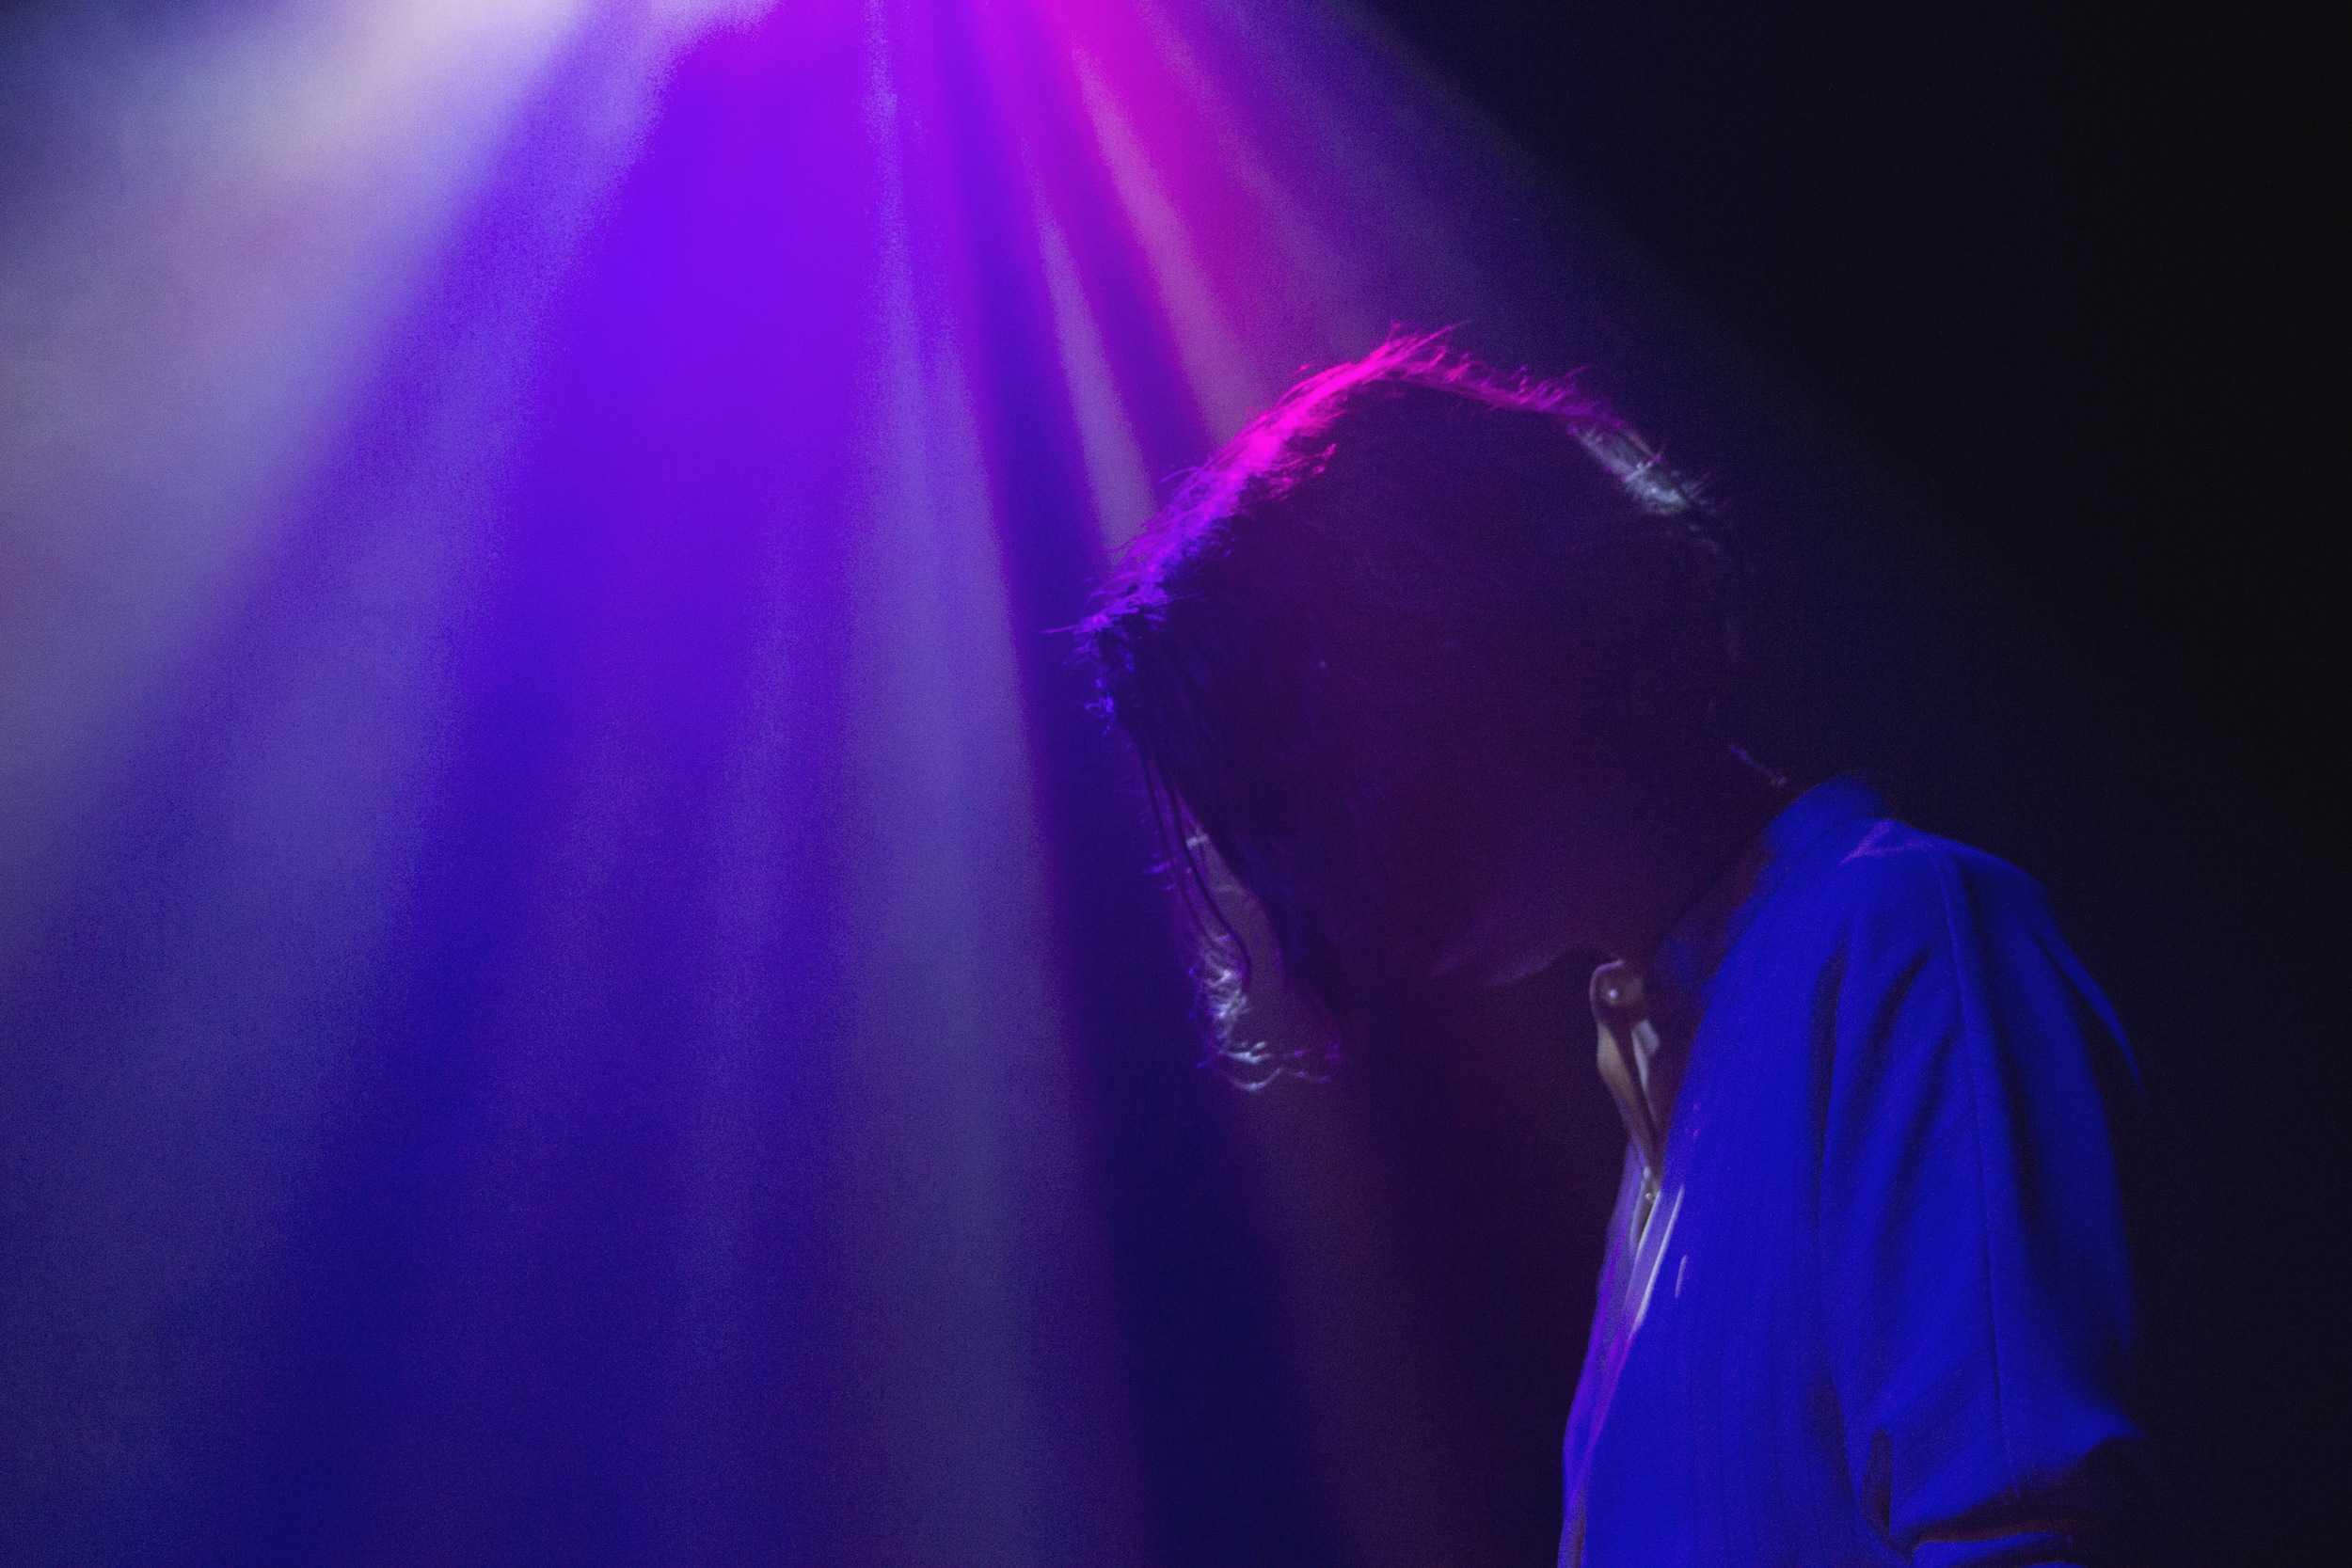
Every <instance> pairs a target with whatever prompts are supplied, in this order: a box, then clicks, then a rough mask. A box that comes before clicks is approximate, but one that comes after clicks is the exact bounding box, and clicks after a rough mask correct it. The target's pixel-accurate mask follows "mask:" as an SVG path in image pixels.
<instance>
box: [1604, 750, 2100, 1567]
mask: <svg viewBox="0 0 2352 1568" xmlns="http://www.w3.org/2000/svg"><path fill="white" fill-rule="evenodd" d="M1607 993H1614V994H1615V995H1616V996H1617V998H1618V1001H1617V1003H1616V1004H1613V1003H1612V1002H1611V1001H1610V998H1609V994H1607ZM1627 1004H1630V1006H1627ZM1595 1005H1596V1010H1597V1014H1598V1015H1599V1016H1600V1019H1601V1022H1602V1037H1601V1039H1602V1050H1603V1056H1604V1066H1605V1067H1612V1066H1613V1069H1614V1070H1613V1078H1614V1079H1615V1080H1616V1081H1615V1082H1614V1083H1613V1087H1617V1088H1619V1089H1620V1091H1621V1092H1620V1100H1621V1103H1622V1104H1623V1106H1624V1108H1625V1109H1626V1111H1627V1113H1628V1123H1629V1130H1631V1131H1632V1132H1634V1136H1633V1137H1632V1138H1631V1139H1630V1140H1629V1148H1628V1150H1627V1157H1626V1170H1625V1180H1624V1182H1623V1184H1622V1186H1621V1188H1620V1191H1619V1195H1618V1201H1617V1208H1616V1212H1615V1213H1614V1215H1613V1217H1612V1219H1611V1222H1610V1238H1609V1245H1608V1252H1607V1257H1606V1260H1605V1262H1604V1264H1603V1267H1602V1272H1601V1279H1600V1290H1599V1299H1598V1303H1597V1311H1596V1312H1595V1315H1594V1323H1593V1333H1592V1338H1591V1342H1590V1345H1589V1347H1588V1349H1587V1351H1586V1355H1585V1364H1584V1371H1583V1375H1582V1377H1581V1379H1580V1381H1579V1384H1578V1387H1577V1395H1576V1402H1575V1406H1574V1409H1573V1411H1572V1413H1571V1415H1570V1417H1569V1420H1568V1428H1567V1434H1566V1440H1565V1445H1564V1462H1565V1494H1566V1519H1565V1527H1564V1529H1563V1534H1562V1541H1561V1549H1560V1560H1561V1562H1562V1563H1563V1564H1564V1565H1570V1564H1579V1563H1581V1564H1584V1565H1587V1568H1678V1565H1686V1564H1687V1565H1691V1568H1700V1565H1705V1568H1724V1565H1728V1564H1737V1565H1740V1568H1780V1565H1787V1568H1799V1565H1803V1568H1845V1565H1848V1564H1882V1563H1907V1564H1918V1565H1921V1568H1930V1565H1931V1568H1962V1565H1976V1568H1990V1565H1993V1564H2000V1565H2002V1568H2023V1565H2027V1564H2059V1563H2091V1562H2098V1561H2103V1560H2106V1559H2105V1558H2103V1557H2102V1555H2101V1554H2102V1551H2103V1549H2104V1548H2103V1546H2102V1542H2103V1541H2105V1540H2106V1535H2107V1528H2108V1527H2109V1526H2111V1525H2113V1524H2115V1523H2117V1522H2118V1521H2117V1520H2116V1519H2115V1517H2114V1515H2115V1513H2116V1511H2117V1508H2118V1503H2117V1501H2116V1497H2117V1492H2116V1485H2117V1483H2118V1482H2119V1481H2122V1480H2123V1479H2124V1478H2128V1477H2129V1476H2131V1475H2132V1474H2134V1473H2135V1472H2136V1470H2137V1460H2138V1455H2139V1451H2140V1449H2141V1448H2142V1447H2143V1445H2142V1442H2141V1434H2140V1433H2139V1430H2138V1428H2137V1425H2136V1423H2135V1420H2134V1418H2133V1415H2132V1412H2131V1408H2130V1403H2129V1378H2130V1370H2131V1347H2132V1339H2133V1323H2132V1296H2131V1276H2130V1270H2129V1267H2128V1265H2127V1261H2126V1255H2125V1248H2124V1239H2123V1221H2122V1194H2121V1186H2120V1182H2119V1180H2118V1175H2117V1149H2118V1143H2119V1139H2120V1138H2121V1137H2122V1135H2123V1130H2124V1129H2125V1128H2126V1127H2127V1125H2128V1124H2129V1122H2130V1120H2131V1118H2132V1114H2133V1112H2132V1108H2133V1106H2134V1105H2135V1104H2136V1102H2137V1094H2138V1084H2137V1069H2135V1067H2134V1065H2133V1063H2132V1061H2131V1058H2130V1055H2129V1053H2128V1051H2127V1049H2126V1047H2125V1045H2124V1043H2123V1040H2122V1034H2121V1032H2120V1030H2119V1029H2118V1028H2117V1026H2116V1023H2115V1020H2114V1018H2113V1016H2112V1015H2111V1013H2110V1011H2109V1009H2108V1007H2107V1005H2106V1002H2105V1001H2104V1000H2103V999H2102V998H2101V996H2100V994H2099V991H2098V989H2097V987H2096V986H2095V985H2093V984H2092V982H2091V980H2090V976H2089V975H2088V974H2085V973H2084V972H2083V969H2082V967H2081V965H2080V964H2079V963H2078V962H2077V961H2076V960H2075V958H2074V955H2073V954H2072V953H2071V952H2070V951H2069V950H2068V948H2067V945H2066V943H2065V942H2064V941H2063V940H2062V939H2061V938H2060V937H2059V936H2058V931H2057V929H2056V927H2055V926H2054V925H2053V923H2052V921H2051V917H2050V914H2049V912H2048V910H2047V907H2046V904H2045V901H2044V899H2043V897H2042V894H2041V891H2040V889H2039V888H2038V887H2037V886H2036V885H2035V884H2034V883H2033V882H2032V881H2031V880H2030V879H2028V878H2026V876H2025V875H2024V874H2023V873H2021V872H2019V871H2018V870H2016V869H2015V868H2014V867H2012V866H2010V865H2009V864H2007V863H2004V862H2002V861H1999V860H1997V859H1995V858H1994V857H1993V856H1990V855H1987V854H1984V853H1982V852H1980V851H1978V850H1974V849H1970V848H1967V847H1963V846H1961V845H1958V844H1953V843H1951V842H1948V841H1947V840H1943V839H1939V838H1934V837H1931V836H1930V835H1927V834H1924V833H1921V832H1916V831H1915V830H1913V829H1911V828H1908V827H1905V826H1903V825H1902V824H1901V823H1899V822H1896V821H1893V820H1890V819H1889V816H1888V812H1887V808H1886V806H1885V804H1884V802H1883V800H1881V799H1880V798H1879V797H1878V796H1877V795H1876V794H1875V793H1874V792H1873V791H1872V790H1871V789H1870V787H1869V786H1867V784H1863V783H1861V782H1860V781H1858V780H1855V779H1851V778H1844V779H1837V780H1833V781H1832V782H1830V783H1829V784H1823V785H1821V786H1820V787H1819V788H1817V789H1814V790H1812V791H1810V792H1809V793H1807V794H1806V795H1804V797H1803V798H1801V799H1800V800H1797V801H1796V802H1795V803H1794V804H1792V805H1790V806H1789V807H1788V809H1787V810H1786V811H1784V812H1783V813H1782V814H1781V816H1779V817H1778V818H1776V819H1775V820H1774V821H1773V822H1772V825H1771V827H1770V828H1769V829H1768V830H1767V831H1766V832H1765V833H1764V835H1763V837H1762V839H1761V840H1760V842H1759V844H1758V845H1757V846H1756V848H1755V849H1754V851H1753V852H1752V853H1751V854H1750V856H1749V858H1748V860H1747V862H1746V863H1744V864H1743V865H1742V867H1741V868H1740V871H1739V872H1738V873H1737V874H1735V875H1734V876H1733V877H1732V878H1730V879H1727V880H1726V883H1725V886H1724V888H1723V889H1720V890H1719V891H1718V893H1717V894H1716V895H1712V896H1711V897H1710V898H1709V899H1708V900H1706V901H1704V902H1703V904H1702V906H1701V907H1700V908H1699V909H1697V910H1695V911H1692V913H1691V915H1690V916H1688V917H1687V918H1686V919H1684V920H1683V922H1682V923H1681V924H1680V926H1679V927H1677V930H1676V932H1675V933H1674V934H1673V935H1672V936H1670V937H1669V938H1668V940H1667V942H1665V944H1664V945H1663V946H1662V947H1661V951H1660V953H1659V954H1658V956H1657V957H1656V958H1655V959H1654V960H1653V961H1652V962H1651V964H1650V965H1649V967H1648V969H1647V971H1646V972H1645V973H1644V974H1631V973H1630V972H1629V971H1625V970H1623V969H1621V968H1619V969H1616V970H1613V971H1611V972H1604V974H1603V975H1601V976H1597V977H1596V986H1595ZM1613 1052H1614V1053H1618V1054H1617V1056H1616V1059H1615V1061H1614V1062H1613V1063H1612V1062H1611V1056H1612V1053H1613ZM1645 1121H1646V1122H1647V1123H1648V1127H1647V1129H1645V1127H1644V1125H1643V1124H1644V1123H1645ZM1645 1145H1646V1146H1649V1147H1647V1148H1645Z"/></svg>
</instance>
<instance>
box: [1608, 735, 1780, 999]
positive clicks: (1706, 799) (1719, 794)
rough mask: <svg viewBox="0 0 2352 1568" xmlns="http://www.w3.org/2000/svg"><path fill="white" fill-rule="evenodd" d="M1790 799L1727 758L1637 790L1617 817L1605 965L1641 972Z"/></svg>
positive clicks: (1710, 757)
mask: <svg viewBox="0 0 2352 1568" xmlns="http://www.w3.org/2000/svg"><path fill="white" fill-rule="evenodd" d="M1792 796H1793V791H1791V790H1790V789H1789V788H1788V786H1787V785H1785V784H1780V783H1777V782H1775V781H1773V780H1772V779H1769V778H1767V777H1766V776H1765V775H1764V774H1763V773H1762V772H1760V771H1759V770H1757V769H1756V768H1753V767H1750V766H1749V765H1748V764H1746V763H1745V762H1743V761H1741V760H1740V758H1738V757H1736V756H1734V755H1732V754H1731V753H1730V752H1727V751H1722V750H1717V751H1713V752H1709V753H1708V754H1707V755H1705V756H1703V757H1702V758H1700V759H1698V760H1697V762H1696V763H1695V764H1694V765H1693V766H1691V767H1688V768H1682V769H1678V770H1677V771H1676V773H1675V774H1674V776H1673V778H1672V780H1671V782H1667V783H1664V784H1661V785H1659V786H1657V787H1651V788H1645V789H1644V790H1643V791H1642V792H1641V793H1640V794H1639V795H1638V796H1636V797H1635V798H1634V799H1632V800H1629V801H1628V802H1627V803H1626V810H1625V811H1624V813H1623V814H1622V822H1623V829H1622V832H1623V839H1622V843H1623V846H1624V847H1625V849H1626V851H1627V856H1626V866H1627V877H1626V886H1625V887H1624V889H1623V890H1622V892H1621V893H1620V895H1619V896H1618V897H1617V898H1616V899H1614V900H1613V901H1612V902H1611V904H1610V905H1609V906H1608V911H1607V916H1606V919H1607V924H1606V926H1605V927H1604V928H1603V930H1602V931H1601V932H1600V935H1601V937H1602V939H1603V942H1604V945H1605V947H1606V948H1607V950H1608V952H1609V953H1610V955H1611V956H1612V957H1613V958H1623V959H1627V960H1629V961H1630V962H1632V963H1633V964H1634V965H1635V966H1637V967H1644V968H1645V967H1647V966H1648V964H1649V962H1650V959H1651V958H1652V957H1653V956H1654V955H1655V954H1656V953H1657V951H1658V947H1659V944H1660V943H1661V942H1663V941H1664V940H1665V938H1666V934H1667V933H1668V932H1669V931H1671V930H1673V929H1674V927H1675V925H1676V924H1677V922H1678V921H1679V920H1681V918H1682V916H1683V914H1684V912H1685V911H1688V910H1689V909H1690V908H1691V907H1692V905H1693V904H1695V903H1696V902H1697V901H1698V900H1699V899H1700V898H1701V897H1703V896H1705V895H1707V894H1708V891H1709V890H1710V889H1711V888H1713V887H1714V886H1715V885H1716V884H1717V883H1718V882H1720V881H1721V880H1723V879H1724V878H1726V877H1729V876H1732V875H1734V874H1735V873H1736V870H1737V866H1738V864H1739V862H1740V858H1741V855H1742V852H1743V851H1744V850H1746V849H1747V848H1748V847H1750V846H1751V845H1753V844H1754V843H1755V842H1756V836H1757V835H1758V834H1759V833H1760V832H1763V830H1764V826H1765V824H1766V823H1768V822H1770V821H1771V820H1772V818H1773V817H1774V816H1777V815H1778V814H1779V812H1780V809H1781V807H1783V806H1784V805H1786V804H1788V801H1789V800H1790V799H1791V798H1792Z"/></svg>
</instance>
